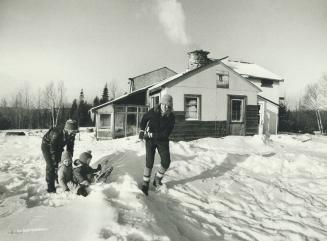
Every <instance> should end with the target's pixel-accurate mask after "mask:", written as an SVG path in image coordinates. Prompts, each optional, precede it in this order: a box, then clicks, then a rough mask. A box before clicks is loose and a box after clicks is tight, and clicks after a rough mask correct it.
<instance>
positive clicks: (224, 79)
mask: <svg viewBox="0 0 327 241" xmlns="http://www.w3.org/2000/svg"><path fill="white" fill-rule="evenodd" d="M216 83H217V88H229V72H228V71H217V73H216Z"/></svg>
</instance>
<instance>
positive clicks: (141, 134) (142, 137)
mask: <svg viewBox="0 0 327 241" xmlns="http://www.w3.org/2000/svg"><path fill="white" fill-rule="evenodd" d="M139 139H140V140H143V139H144V131H143V130H140V133H139Z"/></svg>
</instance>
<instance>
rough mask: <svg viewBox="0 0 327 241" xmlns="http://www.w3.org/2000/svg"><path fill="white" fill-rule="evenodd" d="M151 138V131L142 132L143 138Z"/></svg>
mask: <svg viewBox="0 0 327 241" xmlns="http://www.w3.org/2000/svg"><path fill="white" fill-rule="evenodd" d="M151 138H153V133H151V132H145V133H144V139H151Z"/></svg>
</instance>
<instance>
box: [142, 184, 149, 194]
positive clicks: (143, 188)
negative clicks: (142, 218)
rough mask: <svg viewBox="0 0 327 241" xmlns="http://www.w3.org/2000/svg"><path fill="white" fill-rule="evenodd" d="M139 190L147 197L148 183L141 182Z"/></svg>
mask: <svg viewBox="0 0 327 241" xmlns="http://www.w3.org/2000/svg"><path fill="white" fill-rule="evenodd" d="M141 190H142V192H143V193H144V194H145V195H146V196H148V195H149V182H143V184H142V187H141Z"/></svg>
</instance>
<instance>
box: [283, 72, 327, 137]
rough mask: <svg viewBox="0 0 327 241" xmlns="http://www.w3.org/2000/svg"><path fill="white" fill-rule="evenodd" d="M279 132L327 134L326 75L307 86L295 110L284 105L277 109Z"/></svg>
mask: <svg viewBox="0 0 327 241" xmlns="http://www.w3.org/2000/svg"><path fill="white" fill-rule="evenodd" d="M278 129H279V131H280V132H293V133H313V132H314V131H317V132H319V133H321V134H323V133H324V134H326V132H327V75H323V76H322V77H321V79H320V80H318V81H317V82H315V83H312V84H309V85H307V86H306V88H305V93H304V95H303V96H302V97H301V98H300V99H299V101H298V103H297V105H296V107H295V109H292V110H290V108H289V107H288V105H287V102H286V103H282V104H280V107H279V128H278Z"/></svg>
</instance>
